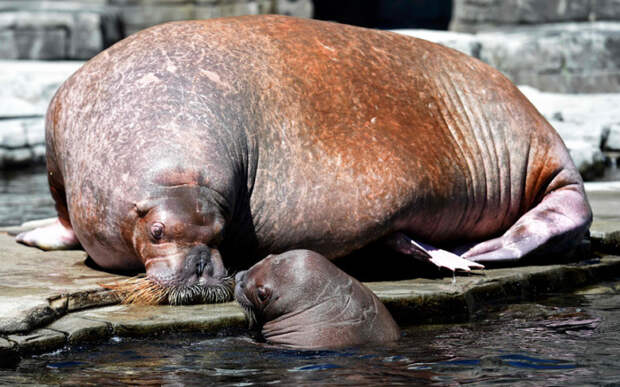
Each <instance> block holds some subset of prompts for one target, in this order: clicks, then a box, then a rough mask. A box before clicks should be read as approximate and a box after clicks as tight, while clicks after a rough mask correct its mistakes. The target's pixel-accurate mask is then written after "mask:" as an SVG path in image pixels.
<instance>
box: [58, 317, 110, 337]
mask: <svg viewBox="0 0 620 387" xmlns="http://www.w3.org/2000/svg"><path fill="white" fill-rule="evenodd" d="M47 329H51V330H54V331H58V332H60V333H63V334H64V335H65V336H66V337H67V342H68V343H69V344H79V343H83V342H86V341H94V340H101V339H105V338H107V337H108V336H109V335H110V327H109V325H108V324H107V323H105V322H100V321H93V320H87V319H84V318H80V317H76V316H75V315H68V316H65V317H63V318H61V319H59V320H57V321H55V322H53V323H52V324H50V325H48V326H47Z"/></svg>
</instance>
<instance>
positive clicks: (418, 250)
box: [386, 232, 484, 271]
mask: <svg viewBox="0 0 620 387" xmlns="http://www.w3.org/2000/svg"><path fill="white" fill-rule="evenodd" d="M386 243H387V244H388V245H389V246H390V247H392V248H393V249H395V250H396V251H398V252H400V253H403V254H407V255H411V256H412V257H414V258H416V259H419V260H421V261H424V262H431V263H433V264H434V265H436V266H437V267H445V268H446V269H450V270H452V271H456V270H464V271H471V269H484V266H483V265H481V264H479V263H476V262H473V261H470V260H468V259H463V258H461V257H459V256H458V255H456V254H454V253H451V252H449V251H446V250H442V249H438V248H436V247H433V246H431V245H427V244H425V243H421V242H416V241H414V240H413V239H411V238H409V237H408V236H407V235H405V234H404V233H402V232H397V233H394V234H392V235H390V236H389V237H388V239H387V240H386Z"/></svg>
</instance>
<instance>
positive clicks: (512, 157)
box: [18, 16, 591, 303]
mask: <svg viewBox="0 0 620 387" xmlns="http://www.w3.org/2000/svg"><path fill="white" fill-rule="evenodd" d="M46 141H47V166H48V170H49V184H50V190H51V193H52V196H53V197H54V199H55V202H56V208H57V210H58V222H56V223H55V224H53V225H50V226H48V227H44V228H40V229H37V230H34V231H32V232H29V233H25V234H22V235H20V236H19V237H18V241H20V242H22V243H26V244H30V245H33V246H39V247H41V248H44V249H52V248H65V247H68V246H72V245H75V244H77V243H78V242H79V243H80V244H81V245H82V246H83V248H84V249H85V250H86V251H87V252H88V254H89V255H90V256H91V257H92V259H93V260H94V261H95V262H96V263H98V264H99V265H101V266H102V267H104V268H110V269H124V270H127V269H132V270H137V269H144V268H146V272H147V277H146V278H147V280H148V281H150V283H149V286H153V287H158V288H159V289H160V290H161V292H160V293H159V296H158V297H157V300H160V301H161V302H170V303H190V302H203V301H206V302H214V301H224V300H228V299H230V298H231V297H232V279H231V278H230V276H228V275H227V268H231V267H232V268H235V269H238V268H244V267H245V268H247V267H249V266H250V265H251V264H253V263H255V262H256V261H257V260H258V259H260V257H264V256H266V255H268V254H269V253H281V252H284V251H287V250H291V249H298V248H305V249H311V250H314V251H317V252H319V253H321V254H323V255H324V256H326V257H327V258H328V259H334V258H337V257H340V256H343V255H346V254H348V253H350V252H352V251H354V250H356V249H360V248H362V247H364V246H366V245H368V244H369V243H371V242H373V241H377V240H380V239H381V240H383V241H384V242H385V243H386V244H387V245H390V246H392V247H393V248H395V249H397V250H398V251H400V252H402V253H405V254H409V255H411V256H412V257H415V258H418V259H422V260H427V261H431V262H434V263H435V264H436V265H438V266H444V267H447V268H450V269H452V270H456V269H463V270H470V269H471V268H480V267H482V265H480V264H478V263H476V262H486V261H494V260H501V261H510V260H517V259H520V258H521V257H523V256H525V255H526V254H530V253H533V252H538V253H542V252H549V251H551V252H559V251H565V250H569V249H571V248H573V247H574V246H575V244H577V243H579V242H580V241H581V239H582V237H583V235H584V233H585V231H586V230H587V228H588V226H589V224H590V222H591V211H590V207H589V205H588V202H587V200H586V197H585V194H584V189H583V184H582V180H581V177H580V176H579V173H578V172H577V170H576V169H575V167H574V165H573V163H572V161H571V159H570V157H569V155H568V152H567V150H566V147H565V146H564V144H563V143H562V140H561V139H560V137H559V136H558V135H557V133H556V132H555V131H554V130H553V128H552V127H551V126H550V125H549V124H548V123H547V121H545V119H544V118H543V117H542V116H541V115H540V114H539V113H538V111H536V109H535V108H534V107H533V106H532V104H531V103H530V102H529V101H528V100H527V99H526V98H525V97H524V96H523V95H522V94H521V93H520V92H519V90H518V89H517V88H516V87H515V86H514V85H513V84H512V83H511V82H510V81H509V80H508V79H506V78H505V77H504V76H503V75H502V74H500V73H499V72H498V71H497V70H494V69H492V68H491V67H489V66H487V65H486V64H484V63H482V62H480V61H478V60H476V59H473V58H471V57H468V56H466V55H464V54H462V53H459V52H457V51H455V50H452V49H449V48H446V47H443V46H441V45H437V44H433V43H430V42H427V41H424V40H420V39H415V38H411V37H407V36H402V35H398V34H395V33H390V32H386V31H376V30H370V29H364V28H357V27H351V26H346V25H341V24H335V23H329V22H322V21H316V20H306V19H296V18H291V17H285V16H248V17H238V18H223V19H212V20H206V21H185V22H174V23H168V24H163V25H160V26H155V27H152V28H149V29H147V30H144V31H141V32H139V33H137V34H135V35H132V36H130V37H128V38H126V39H124V40H123V41H121V42H119V43H117V44H115V45H114V46H112V47H110V48H109V49H107V50H105V51H103V52H102V53H100V54H99V55H97V56H96V57H94V58H93V59H91V60H90V61H88V62H87V63H86V64H85V65H84V66H83V67H82V68H81V69H80V70H78V71H77V72H76V73H75V74H73V75H72V76H71V77H70V78H69V79H68V80H67V81H66V82H65V83H64V84H63V85H62V87H61V88H60V89H59V90H58V92H57V93H56V95H55V97H54V98H53V100H52V101H51V103H50V106H49V110H48V113H47V118H46ZM466 244H474V246H473V247H472V248H471V249H470V250H469V251H467V252H465V253H464V255H463V256H462V257H459V256H458V255H456V254H453V253H452V252H451V251H457V250H456V248H458V247H462V245H466ZM465 258H466V259H465ZM207 289H209V290H207Z"/></svg>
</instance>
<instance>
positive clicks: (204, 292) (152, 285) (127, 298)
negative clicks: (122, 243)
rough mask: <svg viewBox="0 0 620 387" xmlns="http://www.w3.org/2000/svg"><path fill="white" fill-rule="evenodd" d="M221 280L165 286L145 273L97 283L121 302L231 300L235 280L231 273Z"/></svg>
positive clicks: (214, 301) (152, 303) (148, 303)
mask: <svg viewBox="0 0 620 387" xmlns="http://www.w3.org/2000/svg"><path fill="white" fill-rule="evenodd" d="M221 281H222V283H221V284H219V285H211V286H204V285H201V284H198V283H195V284H192V285H185V284H178V285H173V286H165V285H162V284H160V283H159V282H157V281H155V280H153V279H151V278H149V277H145V276H138V277H131V278H128V279H126V280H124V281H121V282H114V283H110V284H100V285H101V286H103V287H104V288H106V289H110V290H112V291H114V293H115V294H116V295H117V296H118V298H119V299H120V301H121V303H122V304H140V305H161V304H166V303H168V304H170V305H186V304H199V303H210V304H211V303H221V302H228V301H231V300H232V299H233V289H234V286H235V281H234V279H233V277H232V276H228V277H224V278H222V280H221Z"/></svg>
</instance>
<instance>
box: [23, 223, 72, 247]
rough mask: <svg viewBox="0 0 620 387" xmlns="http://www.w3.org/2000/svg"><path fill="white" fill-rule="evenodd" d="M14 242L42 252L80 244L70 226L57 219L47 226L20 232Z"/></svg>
mask: <svg viewBox="0 0 620 387" xmlns="http://www.w3.org/2000/svg"><path fill="white" fill-rule="evenodd" d="M15 240H16V241H17V242H19V243H23V244H25V245H29V246H33V247H38V248H40V249H42V250H66V249H70V248H73V247H77V246H78V245H79V243H80V242H79V241H78V239H77V237H76V236H75V233H74V232H73V229H72V228H71V226H65V225H64V224H63V223H62V222H61V221H60V219H58V218H56V219H55V220H54V221H53V222H52V223H49V224H47V225H44V226H41V227H37V228H35V229H34V230H30V231H24V232H22V233H21V234H19V235H17V237H16V238H15Z"/></svg>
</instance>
